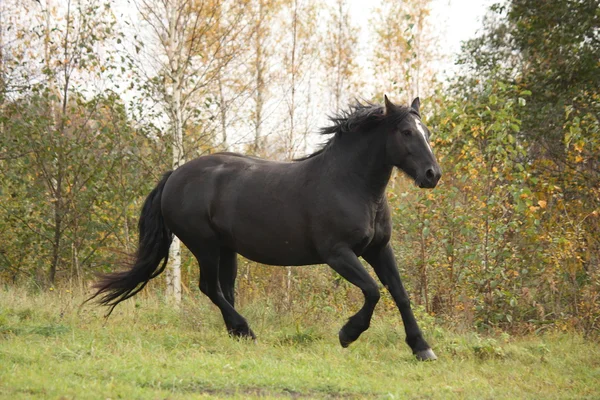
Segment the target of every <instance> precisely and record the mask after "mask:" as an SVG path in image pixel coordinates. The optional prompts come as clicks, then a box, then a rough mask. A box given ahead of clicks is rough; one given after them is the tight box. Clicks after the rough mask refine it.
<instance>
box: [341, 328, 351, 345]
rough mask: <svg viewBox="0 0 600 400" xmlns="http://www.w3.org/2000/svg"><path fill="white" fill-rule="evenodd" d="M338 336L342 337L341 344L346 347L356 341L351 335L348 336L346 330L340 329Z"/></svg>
mask: <svg viewBox="0 0 600 400" xmlns="http://www.w3.org/2000/svg"><path fill="white" fill-rule="evenodd" d="M338 337H339V338H340V344H341V345H342V347H343V348H346V347H348V346H350V345H351V344H352V342H354V340H352V339H350V337H348V336H347V335H346V334H345V333H344V330H343V329H342V330H340V333H339V334H338Z"/></svg>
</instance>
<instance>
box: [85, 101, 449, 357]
mask: <svg viewBox="0 0 600 400" xmlns="http://www.w3.org/2000/svg"><path fill="white" fill-rule="evenodd" d="M419 105H420V103H419V99H418V98H416V99H415V100H414V101H413V103H412V104H411V106H410V107H405V106H398V105H394V104H392V102H390V101H389V100H388V98H387V96H386V97H385V105H384V106H383V107H381V106H375V105H372V104H360V103H357V104H355V105H354V106H352V107H350V109H349V110H348V111H345V112H342V113H341V114H339V115H338V116H336V117H334V118H331V121H332V125H331V126H330V127H327V128H324V129H322V133H323V134H331V135H333V136H332V137H331V139H329V141H328V142H327V143H326V144H325V146H323V148H321V149H320V150H318V151H317V152H315V153H314V154H311V155H310V156H307V157H305V158H303V159H300V160H296V161H292V162H274V161H266V160H261V159H258V158H254V157H248V156H243V155H240V154H235V153H217V154H211V155H207V156H203V157H199V158H196V159H194V160H192V161H189V162H188V163H186V164H184V165H182V166H181V167H179V168H178V169H177V170H175V171H171V172H167V173H166V174H165V175H164V176H163V177H162V180H161V181H160V182H159V183H158V185H157V186H156V188H154V190H152V192H151V193H150V194H149V195H148V197H147V198H146V201H145V203H144V205H143V208H142V212H141V216H140V221H139V246H138V249H137V252H136V258H135V262H134V263H133V264H132V266H131V268H130V269H128V270H126V271H123V272H116V273H112V274H107V275H104V276H103V277H102V278H101V279H100V280H99V282H97V283H96V285H95V287H96V288H97V292H96V293H95V295H94V296H93V297H92V298H95V297H96V296H99V295H101V297H100V300H99V302H100V303H102V304H104V305H108V306H111V308H110V312H112V310H113V309H114V307H115V306H116V305H117V304H119V303H120V302H122V301H123V300H125V299H128V298H129V297H131V296H133V295H135V294H136V293H137V292H139V291H140V290H142V289H143V288H144V286H145V285H146V284H147V283H148V281H149V280H150V279H152V278H155V277H156V276H158V275H159V274H160V273H161V272H162V271H163V270H164V269H165V266H166V264H167V259H168V253H169V246H170V245H171V241H172V238H173V235H176V236H177V237H178V238H179V239H181V241H182V242H183V243H184V244H185V245H186V246H187V247H188V248H189V249H190V251H191V252H192V253H193V254H194V256H195V257H196V259H197V260H198V264H199V265H200V290H201V291H202V293H204V294H205V295H206V296H208V297H209V298H210V300H211V301H212V302H213V303H214V304H215V305H216V306H217V307H219V309H220V310H221V313H222V314H223V319H224V320H225V325H226V327H227V330H228V332H229V333H230V334H231V335H233V336H239V337H250V338H254V337H255V336H254V333H253V332H252V330H251V329H250V327H249V326H248V323H247V322H246V320H245V319H244V317H242V316H241V315H240V314H239V313H238V312H237V311H236V309H235V308H234V285H235V279H236V275H237V254H238V253H239V254H241V255H243V256H244V257H246V258H248V259H250V260H253V261H256V262H259V263H263V264H271V265H280V266H290V265H313V264H322V263H326V264H328V265H329V266H330V267H331V268H333V269H334V270H335V271H336V272H337V273H338V274H340V275H341V276H342V277H344V278H345V279H347V280H348V281H350V282H351V283H353V284H354V285H356V286H358V287H359V288H360V289H361V290H362V292H363V294H364V298H365V300H364V305H363V306H362V308H361V309H360V310H359V311H358V312H357V313H356V314H355V315H353V316H352V317H350V319H349V320H348V322H347V323H346V324H345V325H344V326H343V327H342V329H341V330H340V331H339V340H340V343H341V345H342V346H343V347H347V346H348V345H350V344H351V343H352V342H354V341H355V340H356V339H358V337H359V336H360V335H361V333H363V332H364V331H365V330H367V329H368V328H369V324H370V321H371V317H372V315H373V310H374V308H375V305H376V304H377V302H378V301H379V297H380V293H379V287H378V285H377V283H376V282H375V280H374V279H373V278H372V277H371V275H369V273H368V272H367V270H366V269H365V268H364V267H363V265H362V264H361V262H360V261H359V259H358V257H362V258H363V259H364V260H366V261H367V262H368V263H369V264H370V265H371V266H372V267H373V269H374V270H375V273H376V274H377V276H378V277H379V280H380V281H381V282H382V283H383V285H384V286H385V287H386V288H387V289H388V290H389V291H390V293H391V295H392V297H393V298H394V301H395V302H396V304H397V306H398V309H399V310H400V314H401V315H402V319H403V322H404V327H405V330H406V342H407V344H408V345H409V346H410V348H411V349H412V351H413V353H414V354H415V356H416V357H417V358H418V359H419V360H434V359H436V356H435V354H434V353H433V351H432V350H431V348H430V346H429V345H428V344H427V342H426V341H425V339H424V338H423V335H422V333H421V330H420V329H419V326H418V325H417V321H416V320H415V317H414V315H413V312H412V310H411V307H410V302H409V298H408V295H407V293H406V291H405V289H404V287H403V285H402V282H401V280H400V276H399V274H398V269H397V267H396V262H395V259H394V253H393V251H392V247H391V245H390V236H391V233H392V223H391V218H390V209H389V206H388V203H387V200H386V196H385V189H386V186H387V184H388V181H389V180H390V176H391V174H392V170H393V168H394V167H398V168H399V169H401V170H402V171H404V172H405V173H406V174H407V175H408V176H410V177H411V178H412V179H413V180H414V181H415V183H416V184H417V185H418V186H419V187H421V188H434V187H435V186H436V185H437V183H438V180H439V179H440V176H441V170H440V167H439V165H438V163H437V161H436V158H435V156H434V155H433V152H432V150H431V147H430V145H429V130H428V129H427V128H426V127H425V125H424V124H423V123H422V122H421V117H420V114H419ZM161 261H163V262H162V264H161ZM110 312H109V314H110Z"/></svg>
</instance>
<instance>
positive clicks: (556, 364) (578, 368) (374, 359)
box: [0, 289, 600, 399]
mask: <svg viewBox="0 0 600 400" xmlns="http://www.w3.org/2000/svg"><path fill="white" fill-rule="evenodd" d="M80 303H81V297H78V296H72V295H71V294H70V293H67V292H58V291H53V292H48V293H42V294H38V295H28V294H26V292H19V291H17V290H15V289H10V290H0V397H2V398H6V399H32V398H33V399H36V398H38V399H48V398H49V399H53V398H61V399H70V398H76V399H86V398H91V399H108V398H111V399H116V398H123V399H185V398H223V397H233V398H381V399H407V398H408V399H411V398H418V399H453V398H458V399H462V398H466V399H521V398H531V399H569V398H570V399H584V398H589V399H597V398H600V346H598V343H596V342H591V341H586V340H584V339H583V338H582V337H581V336H578V335H576V334H566V333H552V334H546V335H543V336H530V337H523V338H513V337H510V336H508V335H499V336H497V337H483V336H480V335H477V334H475V333H471V334H461V335H459V334H456V333H452V332H449V331H447V330H444V329H442V328H440V327H439V326H437V325H436V324H435V321H433V319H432V318H424V316H421V320H422V321H423V325H424V328H425V330H426V336H427V338H428V339H429V341H430V344H432V346H433V347H434V350H435V351H436V353H437V355H438V357H439V360H438V361H436V362H428V363H422V362H417V361H416V360H414V359H413V357H412V355H411V354H410V351H409V349H408V347H407V346H405V345H404V342H403V340H404V335H403V330H402V326H401V322H400V318H399V316H396V315H392V314H391V313H388V312H380V311H379V307H378V309H377V310H376V312H375V313H376V316H375V318H374V321H373V323H372V325H371V328H370V329H369V330H368V331H367V332H366V333H365V334H363V336H362V337H361V338H360V339H359V340H358V341H357V342H356V343H355V344H353V345H352V346H351V347H350V348H348V349H342V348H341V347H340V346H339V344H338V342H337V330H338V329H339V328H340V326H341V325H342V324H343V322H344V320H345V319H346V318H347V317H348V316H349V311H348V310H345V311H344V312H343V313H338V312H335V311H334V310H332V309H331V308H329V307H325V308H323V309H322V310H317V311H318V312H316V313H312V312H311V313H310V316H309V315H304V316H301V315H297V316H296V315H291V314H285V313H284V314H283V315H282V314H281V313H276V312H275V311H273V309H272V307H269V304H268V302H264V303H262V304H260V305H254V306H246V307H243V308H242V312H243V314H244V315H245V316H246V317H247V318H248V320H249V322H250V324H251V326H252V328H253V329H254V332H255V333H256V334H257V336H258V337H259V339H258V341H257V342H251V341H237V340H233V339H230V338H229V337H228V336H227V335H226V334H225V330H224V328H223V323H222V321H221V316H220V313H219V312H218V310H217V309H216V308H215V307H213V306H212V305H211V304H209V303H208V301H207V300H205V299H201V298H198V299H194V301H189V302H186V304H184V305H183V307H182V308H181V309H180V310H179V311H175V310H171V309H170V308H169V307H167V306H165V305H164V304H162V303H161V302H160V301H159V300H158V299H156V298H142V299H138V300H137V301H129V302H127V303H126V304H124V305H122V306H120V307H119V308H117V310H116V311H115V313H114V314H113V316H112V317H111V318H110V319H109V320H108V321H105V320H104V318H103V312H104V311H105V310H102V309H100V308H97V307H94V306H85V307H83V308H81V309H79V304H80ZM355 306H358V305H355Z"/></svg>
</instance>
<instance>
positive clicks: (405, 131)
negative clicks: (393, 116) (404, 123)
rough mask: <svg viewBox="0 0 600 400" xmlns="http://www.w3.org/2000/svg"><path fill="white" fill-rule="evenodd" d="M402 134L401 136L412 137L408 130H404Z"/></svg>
mask: <svg viewBox="0 0 600 400" xmlns="http://www.w3.org/2000/svg"><path fill="white" fill-rule="evenodd" d="M402 134H403V135H404V136H411V135H412V131H409V130H404V131H402Z"/></svg>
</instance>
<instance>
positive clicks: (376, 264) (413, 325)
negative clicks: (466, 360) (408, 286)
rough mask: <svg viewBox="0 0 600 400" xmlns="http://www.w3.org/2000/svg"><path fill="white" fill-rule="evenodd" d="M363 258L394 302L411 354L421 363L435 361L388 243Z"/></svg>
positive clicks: (368, 251) (366, 253) (367, 253)
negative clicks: (400, 317)
mask: <svg viewBox="0 0 600 400" xmlns="http://www.w3.org/2000/svg"><path fill="white" fill-rule="evenodd" d="M363 258H364V259H365V260H366V261H367V262H368V263H369V264H371V266H372V267H373V269H374V270H375V273H376V274H377V276H378V277H379V279H380V280H381V283H383V284H384V285H385V287H386V288H387V289H388V290H389V292H390V294H391V295H392V297H393V299H394V301H395V302H396V305H397V306H398V309H399V310H400V314H401V315H402V321H403V322H404V330H405V331H406V343H407V344H408V345H409V346H410V348H411V349H412V351H413V354H414V355H415V356H416V357H417V358H418V359H419V360H421V361H428V360H435V359H437V357H436V355H435V353H434V352H433V350H431V347H429V344H427V342H426V341H425V339H423V333H422V332H421V329H420V328H419V325H418V324H417V320H416V319H415V316H414V314H413V312H412V309H411V307H410V299H409V298H408V294H407V293H406V290H405V289H404V286H403V285H402V281H401V280H400V274H399V273H398V268H397V267H396V260H395V258H394V253H393V251H392V247H391V246H390V244H389V243H388V244H387V245H385V246H383V247H380V248H374V249H369V250H367V252H365V254H363Z"/></svg>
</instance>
